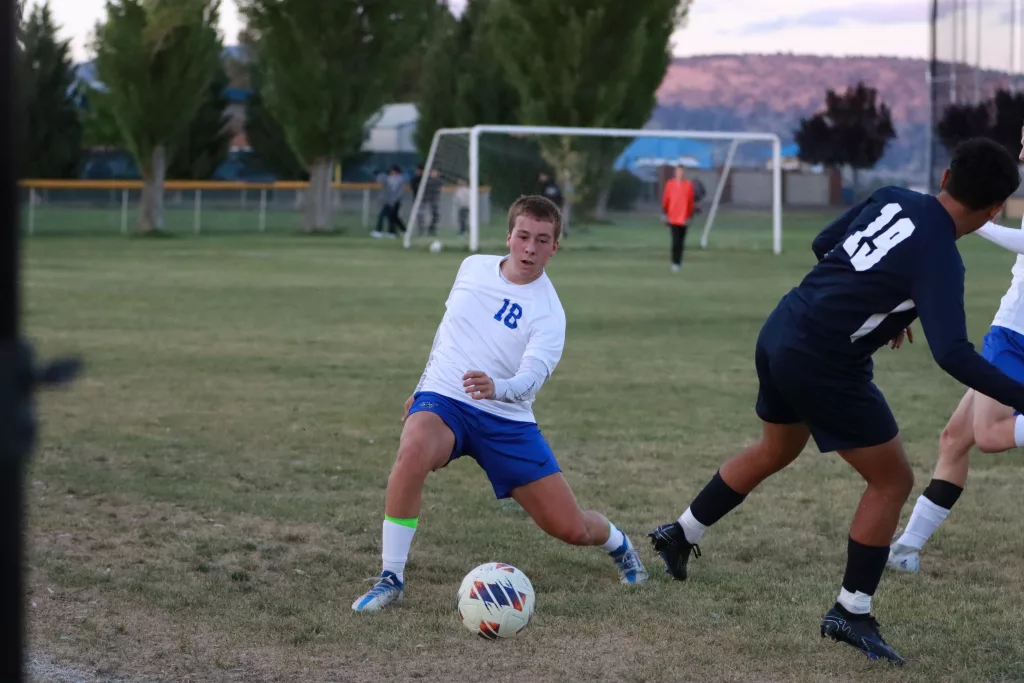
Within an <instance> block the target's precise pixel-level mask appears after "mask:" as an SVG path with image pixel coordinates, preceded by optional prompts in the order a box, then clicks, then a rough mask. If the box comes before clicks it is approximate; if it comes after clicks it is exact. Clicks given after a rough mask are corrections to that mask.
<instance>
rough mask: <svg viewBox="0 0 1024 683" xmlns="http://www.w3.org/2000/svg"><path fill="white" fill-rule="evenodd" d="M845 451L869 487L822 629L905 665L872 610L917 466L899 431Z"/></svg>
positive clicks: (855, 519)
mask: <svg viewBox="0 0 1024 683" xmlns="http://www.w3.org/2000/svg"><path fill="white" fill-rule="evenodd" d="M839 454H840V455H841V456H842V458H843V459H844V460H846V462H848V463H850V465H852V466H853V468H854V469H855V470H857V472H858V473H860V475H861V476H862V477H864V480H865V481H866V482H867V488H866V489H865V490H864V494H863V495H862V496H861V499H860V504H859V505H858V506H857V512H856V513H855V514H854V516H853V523H852V524H851V525H850V538H849V541H848V545H847V558H846V573H845V574H844V575H843V584H842V588H841V589H840V591H839V598H838V599H837V600H836V604H835V606H834V607H833V608H832V609H831V610H829V611H828V613H827V614H826V615H825V618H824V619H823V620H822V622H821V635H822V636H823V637H824V636H828V637H830V638H832V639H833V640H837V641H840V642H844V643H847V644H849V645H852V646H853V647H856V648H857V649H859V650H861V651H862V652H864V653H865V654H866V655H867V656H868V657H870V658H871V659H885V660H888V661H889V662H890V663H893V664H898V665H901V664H903V662H904V660H903V657H901V656H900V654H899V653H898V652H896V651H895V650H894V649H892V648H891V647H890V646H889V645H888V644H887V643H886V642H885V640H883V639H882V636H881V634H880V633H879V631H878V622H877V621H875V619H874V617H873V616H871V597H872V596H873V595H874V594H875V591H876V590H877V588H878V582H879V581H880V580H881V578H882V572H883V571H884V570H885V563H886V560H887V559H888V557H889V542H890V540H891V539H892V535H893V532H894V531H895V530H896V525H897V524H898V523H899V518H900V510H901V509H902V508H903V504H904V503H905V502H906V500H907V497H908V496H909V495H910V490H911V489H912V488H913V486H914V472H913V470H912V469H911V468H910V463H909V462H908V461H907V456H906V453H905V452H904V450H903V441H902V439H901V438H900V436H899V435H897V436H896V437H895V438H894V439H892V440H890V441H888V442H886V443H884V444H880V445H878V446H870V447H867V448H855V449H851V450H846V451H840V453H839Z"/></svg>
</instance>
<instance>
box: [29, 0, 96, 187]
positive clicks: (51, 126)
mask: <svg viewBox="0 0 1024 683" xmlns="http://www.w3.org/2000/svg"><path fill="white" fill-rule="evenodd" d="M20 43H21V45H20V50H19V54H18V62H19V64H18V66H19V71H20V90H21V93H20V94H21V98H22V102H23V109H22V111H23V112H24V122H23V124H22V125H23V126H24V129H23V130H24V135H23V137H22V140H23V143H22V145H23V146H22V147H21V158H22V161H21V164H20V173H21V175H22V176H23V177H26V178H73V177H75V176H76V175H77V173H78V168H79V164H80V162H81V158H82V123H81V121H80V120H79V116H78V105H77V102H76V98H77V89H76V87H75V81H76V78H75V68H74V64H73V63H72V61H71V50H70V47H69V41H68V40H62V39H60V37H59V36H58V35H57V25H56V24H55V23H54V20H53V14H52V13H51V11H50V4H49V2H44V3H43V4H40V5H35V6H34V7H33V8H32V11H31V12H30V13H29V15H28V17H27V19H23V21H22V23H21V27H20Z"/></svg>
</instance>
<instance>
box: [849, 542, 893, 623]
mask: <svg viewBox="0 0 1024 683" xmlns="http://www.w3.org/2000/svg"><path fill="white" fill-rule="evenodd" d="M888 559H889V546H887V545H883V546H873V545H864V544H863V543H858V542H857V541H855V540H853V538H850V539H849V540H848V541H847V545H846V573H845V574H844V575H843V588H845V589H846V590H847V591H848V592H850V593H856V592H858V591H859V592H861V593H863V594H864V595H874V594H875V591H876V590H878V582H879V581H881V580H882V572H883V571H885V562H886V560H888ZM836 605H837V607H838V608H839V609H840V611H841V612H842V613H843V614H844V616H847V617H848V618H863V619H866V618H868V616H870V615H869V614H860V615H858V614H850V613H849V612H848V611H847V610H846V609H844V608H843V606H842V605H839V603H836Z"/></svg>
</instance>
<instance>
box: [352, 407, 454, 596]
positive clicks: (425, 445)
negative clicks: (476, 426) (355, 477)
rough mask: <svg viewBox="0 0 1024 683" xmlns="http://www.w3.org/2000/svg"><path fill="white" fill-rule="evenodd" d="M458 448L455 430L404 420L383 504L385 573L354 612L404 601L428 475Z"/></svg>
mask: <svg viewBox="0 0 1024 683" xmlns="http://www.w3.org/2000/svg"><path fill="white" fill-rule="evenodd" d="M406 410H408V404H407V405H406ZM454 446H455V435H454V434H453V433H452V430H451V429H449V428H448V425H446V424H445V423H444V420H442V419H441V418H440V417H438V416H437V415H435V414H434V413H430V412H418V413H413V414H412V415H409V416H408V418H407V419H406V420H405V427H404V428H403V429H402V437H401V440H400V441H399V444H398V457H397V458H396V459H395V464H394V467H392V469H391V476H389V477H388V490H387V496H386V498H385V502H384V527H383V532H382V534H383V542H382V551H381V560H382V564H383V569H382V571H381V575H380V578H379V579H378V580H377V583H376V585H374V587H373V588H371V589H370V590H369V592H367V593H366V594H365V595H363V596H361V597H360V598H358V599H357V600H356V601H355V602H354V603H352V609H353V610H355V611H357V612H376V611H378V610H381V609H383V608H384V607H387V606H388V605H390V604H392V603H394V602H398V601H400V600H401V599H402V597H403V593H404V589H405V563H406V562H407V561H408V559H409V548H410V547H411V546H412V538H413V535H414V534H415V533H416V526H417V524H418V522H419V516H420V504H421V501H422V497H423V484H424V483H425V482H426V480H427V475H428V474H430V473H431V472H433V471H434V470H437V469H440V468H442V467H444V466H445V464H446V463H447V462H448V458H449V457H450V456H451V453H452V448H453V447H454Z"/></svg>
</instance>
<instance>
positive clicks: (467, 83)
mask: <svg viewBox="0 0 1024 683" xmlns="http://www.w3.org/2000/svg"><path fill="white" fill-rule="evenodd" d="M494 4H495V0H469V2H468V3H467V5H466V7H465V9H464V10H463V12H462V14H461V16H460V17H459V18H458V20H456V19H455V18H454V17H452V16H451V15H449V16H448V17H447V19H445V20H442V21H440V22H439V24H438V30H437V31H436V32H435V34H434V38H433V41H432V43H431V44H430V47H429V48H428V50H427V53H426V56H425V57H424V62H423V79H422V82H421V84H420V91H419V99H418V100H417V107H418V110H419V121H418V122H417V125H416V146H417V148H418V149H419V151H420V154H422V155H423V156H424V157H426V155H427V153H428V151H429V149H430V143H431V140H432V139H433V136H434V131H436V130H437V129H439V128H453V127H469V126H473V125H476V124H478V123H488V124H511V125H515V124H518V123H519V116H518V108H519V95H518V94H517V93H516V90H515V88H513V87H512V85H511V83H509V81H508V79H507V78H505V74H504V72H503V71H502V68H501V65H500V64H499V63H498V58H497V55H496V54H495V51H494V33H493V32H494V22H493V14H492V7H493V6H494ZM541 170H546V171H549V172H550V170H551V169H550V168H549V167H548V165H547V164H546V163H545V161H544V159H543V158H542V157H541V155H540V149H539V147H538V146H537V143H536V142H535V141H534V140H532V139H529V138H513V137H498V136H484V137H482V138H481V140H480V178H481V182H483V183H486V184H488V185H491V188H492V189H491V198H492V200H493V201H495V202H497V203H498V204H509V203H511V202H512V201H514V200H515V198H516V197H518V196H519V195H521V194H524V193H528V192H530V191H531V190H533V188H534V186H535V185H536V182H537V175H538V173H539V172H540V171H541Z"/></svg>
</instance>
